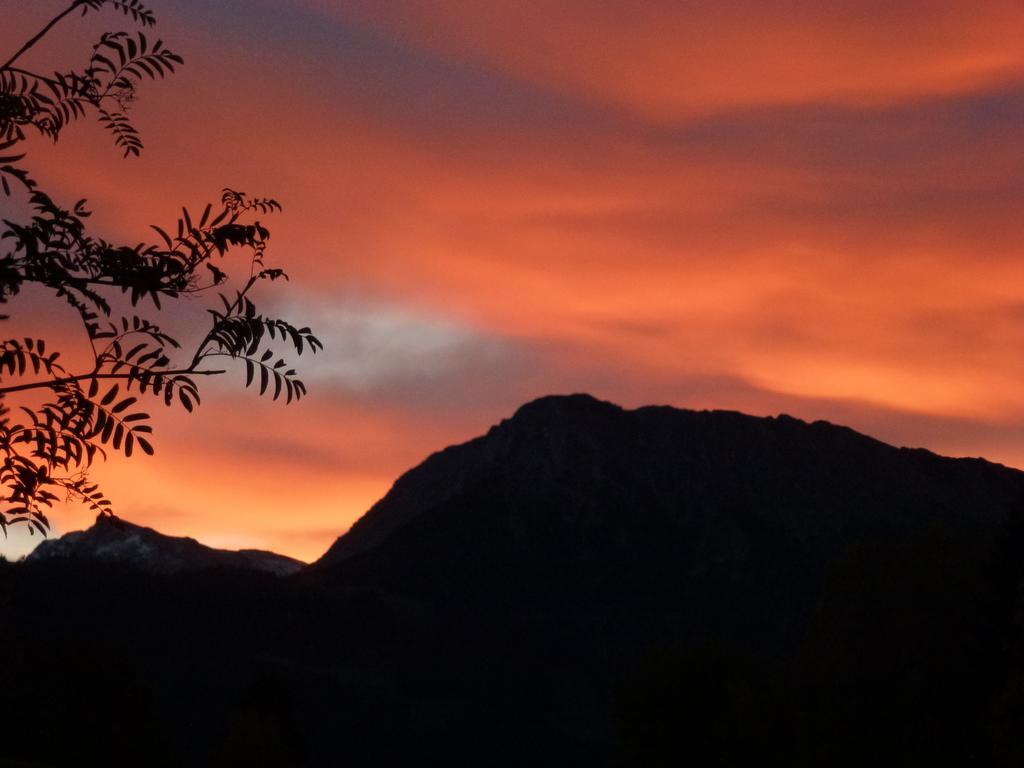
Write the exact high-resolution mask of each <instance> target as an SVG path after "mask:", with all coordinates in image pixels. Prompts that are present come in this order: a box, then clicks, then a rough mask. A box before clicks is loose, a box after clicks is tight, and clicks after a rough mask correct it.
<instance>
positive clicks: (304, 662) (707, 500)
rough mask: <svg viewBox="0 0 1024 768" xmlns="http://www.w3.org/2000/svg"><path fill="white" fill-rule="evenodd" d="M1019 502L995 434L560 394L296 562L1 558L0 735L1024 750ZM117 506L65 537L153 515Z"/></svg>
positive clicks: (153, 741) (827, 756) (591, 750)
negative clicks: (879, 433)
mask: <svg viewBox="0 0 1024 768" xmlns="http://www.w3.org/2000/svg"><path fill="white" fill-rule="evenodd" d="M1022 514H1024V473H1021V472H1018V471H1017V470H1013V469H1009V468H1007V467H1003V466H999V465H996V464H992V463H989V462H986V461H983V460H980V459H949V458H943V457H940V456H936V455H935V454H932V453H930V452H928V451H924V450H919V449H904V448H895V447H892V446H889V445H886V444H884V443H881V442H879V441H877V440H874V439H872V438H869V437H866V436H864V435H861V434H858V433H857V432H855V431H853V430H850V429H847V428H844V427H838V426H834V425H831V424H827V423H823V422H815V423H806V422H803V421H800V420H798V419H794V418H791V417H788V416H779V417H776V418H756V417H751V416H745V415H743V414H739V413H733V412H723V411H700V412H697V411H685V410H678V409H674V408H668V407H645V408H639V409H635V410H626V409H623V408H620V407H618V406H616V405H613V404H611V403H606V402H602V401H599V400H596V399H594V398H592V397H589V396H585V395H571V396H558V397H546V398H541V399H540V400H536V401H534V402H532V403H528V404H527V405H525V406H523V407H522V408H520V409H519V410H518V411H517V412H516V413H515V414H514V415H513V416H512V417H511V418H510V419H507V420H505V421H503V422H501V423H500V424H498V425H496V426H495V427H493V428H492V429H491V430H490V431H489V432H488V433H487V434H486V435H483V436H481V437H478V438H476V439H474V440H471V441H469V442H467V443H465V444H462V445H458V446H453V447H450V448H447V449H445V450H443V451H440V452H439V453H436V454H434V455H433V456H431V457H429V458H428V459H426V460H425V461H424V462H423V463H422V464H420V465H419V466H418V467H416V468H414V469H412V470H410V471H409V472H407V473H406V474H404V475H403V476H402V477H400V478H399V479H398V480H397V481H396V483H395V484H394V487H393V488H392V489H391V491H390V492H389V493H388V494H387V495H386V496H385V497H384V498H383V499H381V500H380V501H379V502H378V503H377V504H375V505H374V507H373V508H372V509H371V510H370V511H369V512H368V513H367V514H366V515H365V516H364V517H363V518H362V519H361V520H360V521H359V522H357V523H356V524H355V525H354V526H353V527H352V529H351V530H350V531H349V532H348V533H346V534H345V535H343V536H341V537H340V538H339V539H338V540H337V542H335V544H334V545H333V546H331V548H330V549H329V550H328V551H327V552H326V553H325V555H324V556H323V557H322V558H321V559H320V560H319V561H317V562H316V563H314V564H312V565H310V566H308V567H306V568H303V569H302V570H300V571H299V572H297V573H295V574H294V575H292V576H290V577H287V578H275V577H273V576H270V575H268V574H265V573H258V572H255V571H253V570H251V569H245V568H213V569H204V570H197V569H182V570H179V571H177V572H174V573H171V572H169V570H167V569H152V568H151V569H149V570H140V569H139V568H138V567H136V566H135V565H134V564H133V563H131V562H129V563H128V564H125V563H121V562H116V561H112V560H111V559H110V558H106V559H105V560H104V561H102V562H101V561H100V559H99V558H96V557H79V558H66V557H56V556H45V557H44V556H42V553H41V554H40V556H38V557H33V558H31V559H30V561H29V562H27V563H25V564H24V565H20V566H19V565H7V566H3V567H0V615H2V616H3V617H4V619H5V621H6V626H7V627H9V628H11V629H9V630H7V631H5V632H3V633H0V652H2V653H4V654H5V658H7V659H11V660H14V661H12V662H11V663H9V664H8V665H6V666H0V690H3V691H4V695H5V696H6V697H8V698H7V699H6V700H7V701H8V702H9V703H14V702H16V703H17V706H13V705H12V706H9V707H8V710H7V711H8V715H7V717H6V718H5V719H4V720H2V721H0V744H2V745H28V746H25V747H23V748H22V751H21V752H11V754H10V756H11V757H12V758H19V759H26V760H27V759H34V760H37V761H44V762H47V763H49V764H53V765H81V764H90V762H89V761H90V760H101V761H102V762H103V763H104V764H107V765H136V764H150V765H168V766H172V765H197V766H204V765H210V766H214V765H217V766H220V765H301V766H333V765H338V764H347V765H375V766H376V765H393V764H407V763H409V762H411V761H415V762H420V763H431V764H433V763H438V764H448V765H469V764H479V765H509V766H513V765H594V766H662V765H664V766H676V765H685V764H697V765H722V766H745V765H760V764H762V763H764V762H766V761H768V760H773V761H774V760H782V761H785V762H786V763H787V764H789V765H798V766H803V765H807V766H811V765H814V766H817V765H823V764H827V765H832V766H862V765H869V764H903V765H929V766H935V765H949V766H954V765H955V766H1000V767H1001V766H1017V765H1020V764H1021V762H1022V759H1024V750H1022V746H1024V739H1022V738H1021V733H1022V729H1021V726H1022V725H1024V661H1022V659H1024V643H1022V638H1024V601H1022V598H1021V595H1022V594H1024V590H1022V589H1021V587H1022V585H1024V569H1022V568H1021V558H1020V551H1021V547H1022V545H1024V527H1022V519H1024V518H1022ZM102 525H110V526H113V527H114V528H115V529H116V530H115V531H114V532H104V531H103V530H102V528H101V526H96V527H94V529H90V531H89V532H85V533H83V534H80V535H79V539H73V540H72V541H71V542H69V543H68V546H71V545H72V544H75V542H76V541H79V540H81V541H84V540H86V539H87V538H88V536H89V534H90V533H94V538H95V539H96V540H101V539H102V537H103V536H108V535H109V536H111V537H112V538H113V539H115V540H118V539H119V537H120V538H124V537H125V535H126V534H125V533H124V531H128V538H129V539H130V538H131V537H132V536H134V535H135V532H136V531H137V530H146V529H137V527H135V526H129V527H127V528H119V527H118V526H127V524H124V523H121V522H116V521H106V522H103V523H102ZM96 528H101V530H100V531H96ZM150 533H152V534H153V535H154V536H158V537H159V536H160V535H159V534H156V533H155V532H150ZM101 534H102V536H101ZM65 538H67V537H65ZM165 538H169V537H160V538H159V539H158V541H161V542H162V541H163V540H164V539H165ZM172 541H177V540H172ZM56 544H59V542H57V543H55V545H56ZM55 545H49V548H50V549H54V546H55ZM78 546H81V544H79V545H78ZM195 546H200V545H195ZM101 548H102V547H98V546H96V545H94V544H91V545H89V546H88V547H85V550H84V551H89V552H95V551H97V550H98V549H101ZM136 551H138V550H136ZM189 551H190V552H191V551H192V550H191V549H190V550H189ZM54 553H56V550H54ZM115 560H116V559H115ZM129 560H131V558H129ZM200 692H201V693H200ZM41 711H46V712H47V715H48V717H47V720H46V721H41V720H39V718H37V717H35V716H34V713H35V712H41ZM113 711H116V712H117V713H119V715H118V717H117V718H114V719H111V718H108V717H105V716H104V713H106V712H113ZM60 736H63V738H55V737H60ZM41 745H46V746H45V747H44V746H41ZM3 749H7V750H8V751H10V749H11V748H10V747H7V746H4V747H3ZM0 755H4V752H3V750H2V749H0ZM4 756H6V755H4Z"/></svg>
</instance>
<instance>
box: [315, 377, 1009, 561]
mask: <svg viewBox="0 0 1024 768" xmlns="http://www.w3.org/2000/svg"><path fill="white" fill-rule="evenodd" d="M1022 500H1024V473H1021V472H1018V471H1016V470H1012V469H1009V468H1006V467H1003V466H999V465H994V464H991V463H989V462H985V461H982V460H979V459H948V458H943V457H939V456H936V455H934V454H932V453H930V452H928V451H924V450H910V449H897V448H894V447H892V446H889V445H886V444H884V443H881V442H879V441H877V440H874V439H872V438H869V437H866V436H864V435H861V434H858V433H857V432H854V431H853V430H851V429H848V428H845V427H837V426H834V425H831V424H827V423H824V422H816V423H813V424H808V423H806V422H803V421H800V420H797V419H793V418H790V417H787V416H780V417H778V418H756V417H751V416H745V415H743V414H739V413H733V412H723V411H701V412H695V411H684V410H677V409H673V408H668V407H646V408H640V409H637V410H633V411H629V410H624V409H622V408H620V407H618V406H616V405H613V404H611V403H607V402H602V401H599V400H596V399H594V398H592V397H589V396H586V395H573V396H564V397H546V398H542V399H540V400H537V401H534V402H532V403H529V404H527V405H525V406H523V407H522V408H521V409H519V411H518V412H517V413H516V414H515V415H514V416H513V417H512V418H511V419H508V420H506V421H503V422H502V423H501V424H499V425H498V426H496V427H493V428H492V429H491V430H490V431H489V432H488V433H487V435H485V436H483V437H480V438H477V439H475V440H472V441H470V442H468V443H465V444H463V445H458V446H454V447H451V448H447V449H445V450H443V451H441V452H439V453H436V454H434V455H433V456H431V457H430V458H428V459H427V460H426V461H425V462H423V464H421V465H420V466H418V467H416V468H415V469H413V470H411V471H410V472H408V473H406V474H405V475H403V476H402V477H401V478H399V480H398V481H397V482H396V483H395V485H394V487H393V488H392V490H391V491H390V492H389V493H388V494H387V496H385V497H384V498H383V499H382V500H381V501H380V502H378V503H377V504H376V505H374V507H373V508H372V509H371V510H370V511H369V512H368V513H367V514H366V515H365V516H364V517H363V518H362V519H361V520H359V521H358V522H357V523H356V524H355V525H354V526H353V527H352V530H351V531H350V532H348V533H347V534H345V535H344V536H342V537H341V538H339V539H338V541H337V542H335V544H334V545H333V546H332V547H331V548H330V549H329V550H328V552H327V553H326V554H325V555H324V556H323V558H321V559H320V560H319V561H318V562H317V563H316V566H315V567H316V568H318V569H320V570H322V571H328V570H337V571H338V572H339V573H345V572H347V571H349V570H352V569H349V568H346V567H345V564H346V563H351V561H353V560H355V559H359V560H364V561H375V562H376V561H379V560H390V559H391V558H390V557H389V555H388V552H387V551H388V550H389V549H394V550H396V551H397V550H401V552H402V557H401V559H402V560H403V563H402V564H401V566H400V567H401V569H402V571H403V578H404V577H407V576H410V575H412V574H411V571H413V570H415V569H420V570H422V572H423V573H422V574H421V575H427V574H429V573H430V572H431V570H432V569H435V568H437V567H439V566H438V563H445V564H446V565H445V566H444V567H445V569H447V570H450V569H451V568H453V567H456V565H457V563H459V562H463V561H464V564H465V565H466V567H472V568H474V569H477V568H479V569H483V570H484V571H495V570H499V569H502V568H514V569H523V568H526V569H531V568H542V569H546V568H551V569H554V570H553V571H552V572H551V573H548V574H545V575H546V576H547V575H550V576H555V575H557V574H556V573H555V572H561V573H562V575H565V576H571V575H575V576H577V577H580V578H588V577H594V578H598V574H600V573H604V574H606V575H607V577H608V578H610V579H612V580H614V579H615V578H617V577H619V576H621V577H622V578H624V579H628V578H629V577H630V574H633V573H634V572H636V571H637V570H638V569H639V570H645V569H650V568H653V567H657V568H661V567H662V566H666V565H668V564H669V563H672V564H674V565H673V568H672V569H671V571H670V572H671V573H673V574H674V575H675V576H678V577H684V576H685V577H700V576H707V575H709V574H712V573H717V574H719V575H721V576H722V577H723V578H731V577H732V576H742V575H743V574H750V573H751V571H750V568H751V566H752V565H757V564H760V565H761V566H767V565H768V564H769V562H770V563H771V564H772V567H774V568H776V569H781V570H787V569H797V570H807V569H813V570H818V569H820V568H821V567H823V566H824V564H825V563H827V562H829V561H831V560H832V559H834V558H835V557H837V556H838V555H840V554H841V553H842V552H843V551H845V550H846V549H848V548H850V547H852V546H855V545H857V544H858V543H860V542H864V541H869V540H874V539H878V538H884V539H887V540H892V539H899V538H901V537H908V536H917V535H920V534H921V533H922V532H923V531H925V530H931V529H936V528H941V529H943V530H944V531H945V532H946V533H948V534H949V535H961V534H962V535H963V536H965V537H967V538H969V539H971V540H972V541H973V540H975V539H976V540H977V541H976V543H977V544H978V545H985V544H990V543H991V540H992V537H993V536H994V535H995V532H996V531H997V529H998V528H999V527H1000V526H1001V525H1002V524H1003V523H1004V522H1005V521H1006V519H1007V516H1008V515H1009V514H1010V513H1011V512H1012V511H1016V510H1017V509H1018V508H1019V507H1020V505H1021V503H1022ZM369 554H376V555H377V556H376V557H369V556H368V555H369ZM357 556H362V557H358V558H357ZM659 563H660V564H661V565H658V564H659ZM375 567H376V565H375ZM730 574H731V575H730ZM455 575H456V574H454V573H453V574H452V576H455ZM490 575H494V574H493V573H492V574H490ZM646 575H647V576H650V577H651V578H656V579H659V580H662V581H663V579H662V577H665V576H668V575H669V572H666V571H663V570H661V571H657V572H652V573H648V574H646ZM776 575H779V576H782V575H784V574H781V573H778V574H776ZM791 575H792V574H791ZM458 576H459V578H467V579H469V578H471V577H473V576H480V577H483V578H486V577H487V576H488V574H487V573H484V572H480V573H476V572H474V573H462V574H458Z"/></svg>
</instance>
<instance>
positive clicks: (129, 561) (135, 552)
mask: <svg viewBox="0 0 1024 768" xmlns="http://www.w3.org/2000/svg"><path fill="white" fill-rule="evenodd" d="M55 560H62V561H93V562H104V563H116V564H121V565H126V566H129V567H132V568H134V569H137V570H142V571H147V572H150V573H155V574H164V575H170V574H175V573H183V572H192V571H200V570H206V569H212V568H237V569H245V570H254V571H262V572H266V573H271V574H275V575H278V576H284V575H290V574H293V573H296V572H297V571H298V570H300V569H301V568H302V567H303V566H304V565H305V563H303V562H301V561H299V560H296V559H295V558H291V557H288V556H286V555H280V554H277V553H276V552H270V551H267V550H261V549H241V550H227V549H217V548H214V547H209V546H207V545H205V544H201V543H200V542H198V541H196V540H195V539H193V538H192V537H190V536H168V535H167V534H164V533H160V532H159V531H157V530H155V529H153V528H148V527H145V526H141V525H136V524H135V523H130V522H128V521H127V520H123V519H121V518H120V517H117V516H115V515H112V514H108V513H103V514H100V515H98V516H97V517H96V522H95V523H93V525H92V526H91V527H90V528H88V529H86V530H84V531H71V532H69V533H66V534H64V535H63V536H61V537H60V538H57V539H46V540H44V541H43V542H42V543H40V544H39V546H38V547H36V548H35V549H34V550H33V551H32V552H30V553H29V554H28V556H27V557H26V558H25V562H26V563H45V562H51V561H55Z"/></svg>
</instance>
